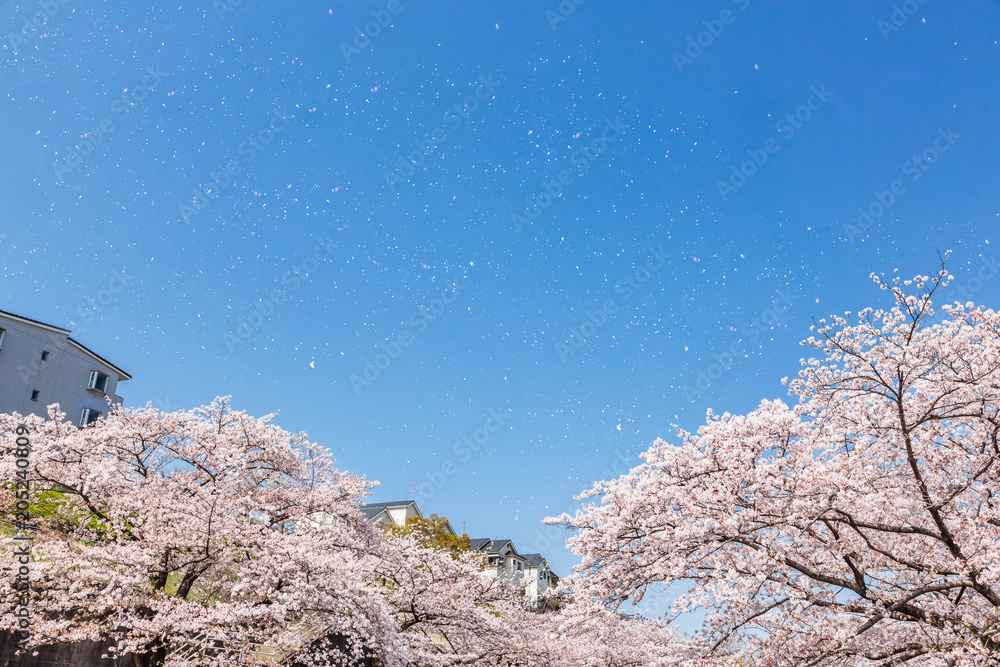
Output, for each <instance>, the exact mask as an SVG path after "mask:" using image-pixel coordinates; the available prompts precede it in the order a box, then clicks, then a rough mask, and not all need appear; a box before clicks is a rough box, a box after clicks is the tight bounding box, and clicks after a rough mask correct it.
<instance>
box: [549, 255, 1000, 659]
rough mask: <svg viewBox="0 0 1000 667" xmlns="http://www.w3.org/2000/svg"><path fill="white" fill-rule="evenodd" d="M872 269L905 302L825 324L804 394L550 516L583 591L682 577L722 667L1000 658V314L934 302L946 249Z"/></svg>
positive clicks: (631, 590)
mask: <svg viewBox="0 0 1000 667" xmlns="http://www.w3.org/2000/svg"><path fill="white" fill-rule="evenodd" d="M873 279H874V280H875V282H876V283H877V284H878V285H879V286H880V287H881V288H882V289H883V290H886V291H888V292H889V294H890V295H891V296H892V297H893V299H894V302H895V303H894V305H893V306H892V307H890V308H889V309H888V310H873V309H870V308H869V309H866V310H863V311H861V312H860V313H858V314H857V315H856V316H852V315H851V313H847V314H845V315H844V316H835V317H832V318H831V319H830V320H829V321H827V320H820V321H819V322H817V323H816V325H815V326H814V327H813V330H814V331H815V335H814V336H812V337H810V338H809V339H808V340H807V341H805V342H804V345H807V346H809V347H811V348H813V349H814V350H816V351H817V353H818V354H819V355H821V356H820V357H819V358H815V359H809V360H803V362H802V370H801V371H800V372H799V375H798V377H797V378H795V379H792V380H787V379H786V384H787V386H788V387H789V394H790V395H792V396H794V397H797V399H798V400H797V404H795V405H793V406H792V407H789V406H787V405H786V404H784V403H782V402H781V401H768V400H765V401H763V402H762V403H761V404H760V407H759V408H757V409H756V410H754V411H753V412H751V413H750V414H747V415H743V416H739V415H730V414H728V413H727V414H724V415H721V416H717V415H714V414H712V413H711V411H709V416H708V422H707V424H705V425H704V426H702V427H701V428H699V429H698V431H697V433H694V434H692V433H687V432H685V431H683V430H680V429H678V437H679V441H680V442H679V443H678V444H677V445H674V444H668V443H666V442H664V441H662V440H658V441H657V442H656V443H654V444H653V446H652V447H651V448H650V449H649V450H648V451H647V452H645V453H644V454H643V455H642V458H643V459H644V462H643V463H642V464H641V465H639V466H637V467H636V468H633V469H632V470H631V471H629V472H628V473H627V474H625V475H623V476H621V477H620V478H618V479H615V480H609V481H603V482H600V483H598V484H596V485H595V486H594V487H593V488H592V489H590V490H589V491H587V492H586V493H585V494H583V496H581V497H582V498H591V499H593V500H588V501H587V502H586V504H585V505H584V507H583V508H582V509H581V510H580V511H578V512H577V513H576V514H575V516H570V515H566V514H564V515H562V516H560V517H555V518H551V519H549V520H548V522H549V523H554V524H562V525H564V526H566V527H567V528H569V529H572V530H575V531H577V532H576V534H574V535H573V536H572V537H571V538H570V539H569V544H570V546H571V548H572V549H573V551H574V552H575V553H576V554H577V555H579V556H580V557H581V560H582V562H581V564H580V565H579V566H578V567H577V568H576V571H575V573H574V574H573V575H572V577H570V578H569V581H567V582H566V583H567V585H568V586H570V587H571V588H572V589H573V590H574V592H575V594H576V596H577V597H578V598H579V599H596V600H600V601H602V602H603V603H605V604H608V605H611V606H612V607H615V606H618V605H622V604H624V603H626V602H627V601H629V600H630V599H632V600H641V598H642V596H643V595H644V593H645V592H646V591H647V589H649V587H651V586H653V585H659V584H672V583H675V582H683V583H684V584H686V585H687V586H688V588H687V589H686V590H687V592H686V593H684V594H682V595H681V596H680V597H679V598H678V599H677V601H676V602H675V604H674V606H673V608H672V609H671V611H670V613H669V614H667V619H666V620H668V621H669V620H671V619H672V618H673V617H674V616H675V615H676V614H680V613H682V612H685V611H689V610H692V609H694V608H699V607H700V608H704V609H706V610H707V611H708V618H707V620H706V622H705V626H704V628H703V632H702V634H701V635H700V636H699V638H698V642H699V645H700V646H701V647H702V649H703V651H704V653H703V655H704V657H705V658H706V659H708V660H713V661H717V662H730V663H733V664H736V663H738V664H745V665H749V664H754V665H758V664H761V665H763V664H766V665H785V664H795V665H839V664H844V665H895V664H901V663H912V664H924V665H949V666H952V665H974V664H976V665H978V664H992V665H997V664H1000V481H998V480H1000V477H998V474H1000V469H998V466H1000V463H998V460H1000V442H998V437H1000V414H998V407H1000V313H997V312H996V311H993V310H991V309H988V308H984V307H976V306H974V304H972V303H966V304H958V303H956V304H953V305H946V306H944V307H943V311H944V312H943V313H935V311H934V309H933V308H932V304H933V300H934V296H935V293H936V292H937V291H938V290H939V288H942V287H943V286H945V285H946V284H947V281H948V280H949V279H950V278H949V276H948V275H947V272H946V271H945V269H944V261H942V267H941V271H940V273H938V274H937V275H935V276H933V277H929V276H918V277H917V278H915V279H914V280H912V281H911V280H906V281H901V280H900V279H899V277H898V276H897V277H894V278H893V279H889V280H887V279H884V278H878V277H875V276H873ZM598 499H599V500H598Z"/></svg>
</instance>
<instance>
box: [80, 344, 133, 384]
mask: <svg viewBox="0 0 1000 667" xmlns="http://www.w3.org/2000/svg"><path fill="white" fill-rule="evenodd" d="M68 340H69V342H71V343H73V345H76V346H77V347H78V348H80V349H81V350H82V351H84V352H86V353H87V354H89V355H90V356H92V357H94V358H95V359H97V360H98V361H100V362H103V363H105V364H107V365H108V366H110V367H111V369H112V370H113V371H115V372H116V373H118V379H119V380H131V379H132V376H131V375H129V374H128V373H126V372H125V371H123V370H122V369H120V368H118V367H117V366H115V365H114V364H113V363H111V362H110V361H108V360H107V359H105V358H104V357H102V356H101V355H99V354H97V353H96V352H94V351H93V350H91V349H90V348H89V347H87V346H86V345H84V344H83V343H81V342H80V341H78V340H76V339H74V338H69V339H68Z"/></svg>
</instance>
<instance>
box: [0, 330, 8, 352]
mask: <svg viewBox="0 0 1000 667" xmlns="http://www.w3.org/2000/svg"><path fill="white" fill-rule="evenodd" d="M5 333H7V330H6V329H4V328H3V327H0V349H3V337H4V334H5Z"/></svg>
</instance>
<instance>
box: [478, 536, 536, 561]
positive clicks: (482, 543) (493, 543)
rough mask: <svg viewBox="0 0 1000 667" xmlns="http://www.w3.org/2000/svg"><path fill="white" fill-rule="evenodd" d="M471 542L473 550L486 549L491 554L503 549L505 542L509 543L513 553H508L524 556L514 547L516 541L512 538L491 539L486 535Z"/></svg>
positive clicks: (518, 556)
mask: <svg viewBox="0 0 1000 667" xmlns="http://www.w3.org/2000/svg"><path fill="white" fill-rule="evenodd" d="M469 543H470V544H471V545H472V550H473V551H484V552H486V553H490V554H495V553H500V549H502V548H503V546H504V545H505V544H509V545H510V551H511V553H510V554H508V555H510V556H515V557H517V558H523V556H521V554H519V553H517V549H515V548H514V543H513V542H511V541H510V540H491V539H489V538H485V537H477V538H476V539H474V540H469Z"/></svg>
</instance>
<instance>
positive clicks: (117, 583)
mask: <svg viewBox="0 0 1000 667" xmlns="http://www.w3.org/2000/svg"><path fill="white" fill-rule="evenodd" d="M49 414H50V419H48V420H42V419H40V418H38V417H34V416H27V417H22V416H19V415H16V414H15V415H0V434H3V438H4V440H9V441H10V442H5V443H4V446H10V447H13V445H14V436H13V432H14V430H15V429H16V428H17V426H18V425H20V424H25V425H27V427H28V428H29V429H30V430H31V431H32V435H31V438H30V440H31V443H32V451H31V454H30V468H29V470H28V479H29V480H30V486H31V493H32V494H33V499H32V502H33V504H32V511H33V512H35V513H36V514H37V516H35V517H34V518H33V520H32V522H31V523H32V524H33V526H34V530H33V531H32V532H34V534H35V540H34V542H33V545H32V559H33V561H32V563H31V575H30V576H31V580H32V588H31V608H32V610H33V628H32V630H33V632H34V637H33V639H32V642H33V645H41V644H46V643H52V642H56V641H59V642H72V641H79V640H84V639H87V640H95V641H97V640H101V639H103V638H111V640H112V641H113V642H114V643H115V644H116V647H117V650H118V652H119V653H122V654H123V653H125V652H132V653H134V654H135V655H136V656H137V658H136V662H137V663H138V662H140V658H141V661H142V662H144V663H146V664H171V663H176V662H177V661H178V660H179V656H181V655H183V654H184V653H185V652H186V651H187V652H190V646H191V644H192V643H194V642H196V641H199V640H206V639H207V640H208V641H209V642H210V643H211V642H215V646H216V647H217V648H222V647H228V648H229V649H231V650H230V651H229V652H225V651H224V652H222V654H221V656H222V657H219V659H218V660H217V661H216V664H225V663H226V661H227V660H229V659H230V658H232V656H233V655H236V654H235V653H234V651H242V650H245V648H246V646H248V645H249V644H248V642H257V643H258V644H261V645H280V646H282V647H283V651H284V653H285V654H288V653H295V652H297V651H299V650H301V649H303V648H304V647H305V646H307V645H308V644H309V643H310V642H311V641H312V640H313V639H315V638H316V636H317V635H324V636H325V635H337V636H341V637H342V638H344V640H345V643H346V645H347V646H349V647H350V650H351V651H354V653H355V656H354V657H358V656H359V655H361V653H362V651H367V652H369V654H372V655H375V656H376V657H379V658H381V659H382V661H383V664H387V665H395V664H404V663H405V655H406V653H405V650H404V646H403V645H402V644H400V643H399V639H398V634H399V633H398V631H397V627H396V622H395V619H394V617H393V614H392V611H391V609H390V607H389V605H388V604H387V601H386V599H385V597H384V596H383V595H381V594H380V593H379V591H378V590H377V587H372V586H370V585H369V584H370V583H371V579H370V577H369V576H368V575H367V574H366V570H365V567H364V566H365V564H366V563H369V562H370V561H371V560H372V559H374V558H379V557H380V555H381V553H382V549H383V547H382V543H381V538H380V536H379V535H378V533H377V531H375V529H374V528H373V527H372V526H371V525H370V524H369V523H368V522H367V521H366V520H365V519H364V517H363V515H362V514H361V512H360V511H359V509H358V505H359V504H360V503H361V501H362V499H363V498H364V497H365V496H366V495H367V494H368V489H369V488H370V487H371V486H372V484H371V483H370V482H367V481H366V480H365V479H364V478H361V477H357V476H354V475H350V474H347V473H344V472H341V471H338V470H336V469H335V468H334V467H333V462H332V460H331V458H330V454H329V452H327V451H325V450H323V449H322V448H320V447H318V446H317V445H315V444H314V443H311V442H309V441H308V440H307V439H306V438H305V435H304V434H301V433H300V434H292V433H289V432H286V431H284V430H282V429H280V428H279V427H277V426H275V425H274V424H272V423H271V421H272V418H273V415H268V416H266V417H263V418H253V417H250V416H248V415H247V414H245V413H243V412H239V411H236V410H234V409H232V407H231V406H230V403H229V400H228V399H226V398H220V399H217V400H216V401H215V402H213V403H212V404H211V405H208V406H204V407H202V408H198V409H196V410H191V411H181V412H175V413H162V412H160V411H158V410H155V409H152V408H150V407H148V406H147V407H146V408H142V409H137V410H130V409H121V408H118V409H115V410H113V411H112V412H111V413H110V414H109V415H108V416H107V417H106V418H102V419H100V420H98V421H97V422H95V423H94V424H93V425H91V426H89V427H87V428H84V429H78V428H76V427H75V426H73V425H71V424H70V423H69V422H67V421H66V419H65V415H64V414H62V413H60V412H58V406H53V407H52V408H50V413H49ZM13 460H14V459H13V457H12V456H4V457H3V458H2V459H0V475H2V476H3V478H4V479H13V478H14V476H15V473H14V467H13V466H14V462H13ZM3 494H4V496H3V498H2V501H0V502H2V504H3V506H5V507H12V506H13V504H14V496H13V489H11V488H6V487H5V488H4V489H3ZM12 548H13V546H12V545H11V543H10V541H9V540H4V544H3V546H2V547H0V552H2V553H0V559H2V563H0V565H2V566H4V567H5V568H6V572H5V576H4V582H3V584H2V585H0V586H2V587H0V600H2V602H3V604H4V606H5V608H12V607H13V606H14V604H15V601H16V599H17V595H18V591H16V590H15V588H14V586H13V585H12V584H13V577H12V576H10V575H11V570H10V568H9V566H8V565H7V564H8V563H12V562H14V558H13V557H12V555H13V554H12ZM11 618H12V617H11V615H9V614H5V616H4V619H5V621H8V622H9V621H10V619H11ZM309 619H311V620H312V622H311V623H310V624H305V623H304V621H305V620H309ZM317 624H319V625H318V626H317ZM306 625H308V627H310V628H312V631H311V634H310V633H307V632H303V630H302V628H303V627H306ZM227 656H228V657H227ZM321 658H324V656H321V655H313V656H312V657H311V659H317V660H318V659H321ZM326 658H329V659H331V660H338V659H346V658H344V656H343V655H339V654H338V655H332V656H326ZM236 662H239V660H238V659H237V660H236Z"/></svg>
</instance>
